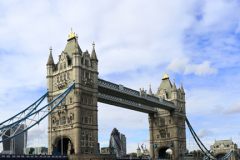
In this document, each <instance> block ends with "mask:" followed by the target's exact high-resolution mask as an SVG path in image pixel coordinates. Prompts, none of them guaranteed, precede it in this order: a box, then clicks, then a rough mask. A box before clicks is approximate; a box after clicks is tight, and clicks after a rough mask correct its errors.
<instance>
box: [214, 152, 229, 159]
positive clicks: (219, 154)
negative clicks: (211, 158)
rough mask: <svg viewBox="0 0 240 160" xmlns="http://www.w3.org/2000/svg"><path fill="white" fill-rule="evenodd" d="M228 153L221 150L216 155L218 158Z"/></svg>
mask: <svg viewBox="0 0 240 160" xmlns="http://www.w3.org/2000/svg"><path fill="white" fill-rule="evenodd" d="M226 154H227V153H223V152H221V153H218V154H216V155H215V157H216V158H222V157H224V156H225V155H226Z"/></svg>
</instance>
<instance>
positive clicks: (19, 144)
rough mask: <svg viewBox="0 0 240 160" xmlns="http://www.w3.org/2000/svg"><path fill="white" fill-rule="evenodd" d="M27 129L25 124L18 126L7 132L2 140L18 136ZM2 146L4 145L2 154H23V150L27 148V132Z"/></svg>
mask: <svg viewBox="0 0 240 160" xmlns="http://www.w3.org/2000/svg"><path fill="white" fill-rule="evenodd" d="M24 126H25V127H24ZM25 128H26V125H24V124H19V125H16V126H15V127H14V128H12V129H11V130H9V131H7V132H6V133H5V135H3V136H2V139H3V140H5V139H7V138H8V137H9V136H10V135H13V134H17V133H19V132H21V131H22V130H24V129H25ZM24 142H25V143H24ZM2 144H3V151H2V154H23V148H25V147H26V146H27V131H26V132H24V133H22V134H20V135H18V136H16V137H15V138H12V139H11V140H7V141H5V142H3V143H2Z"/></svg>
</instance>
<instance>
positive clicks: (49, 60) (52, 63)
mask: <svg viewBox="0 0 240 160" xmlns="http://www.w3.org/2000/svg"><path fill="white" fill-rule="evenodd" d="M47 65H54V61H53V57H52V47H50V54H49V57H48V62H47Z"/></svg>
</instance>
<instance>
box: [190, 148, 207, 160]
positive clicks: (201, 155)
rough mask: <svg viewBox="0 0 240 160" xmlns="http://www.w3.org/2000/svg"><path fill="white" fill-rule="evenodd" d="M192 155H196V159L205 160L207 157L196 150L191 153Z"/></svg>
mask: <svg viewBox="0 0 240 160" xmlns="http://www.w3.org/2000/svg"><path fill="white" fill-rule="evenodd" d="M190 153H191V154H194V157H200V158H203V157H204V156H205V155H204V154H203V153H202V152H201V151H200V150H197V151H196V150H194V151H191V152H190Z"/></svg>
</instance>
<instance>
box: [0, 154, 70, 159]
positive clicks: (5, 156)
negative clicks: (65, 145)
mask: <svg viewBox="0 0 240 160" xmlns="http://www.w3.org/2000/svg"><path fill="white" fill-rule="evenodd" d="M0 158H1V159H29V160H30V159H59V160H67V159H68V156H66V155H34V154H29V155H24V154H0Z"/></svg>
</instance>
